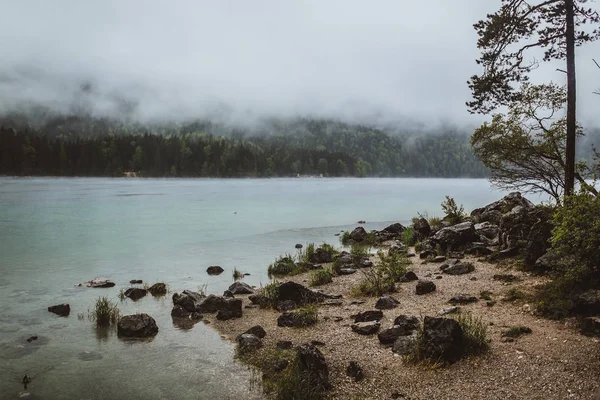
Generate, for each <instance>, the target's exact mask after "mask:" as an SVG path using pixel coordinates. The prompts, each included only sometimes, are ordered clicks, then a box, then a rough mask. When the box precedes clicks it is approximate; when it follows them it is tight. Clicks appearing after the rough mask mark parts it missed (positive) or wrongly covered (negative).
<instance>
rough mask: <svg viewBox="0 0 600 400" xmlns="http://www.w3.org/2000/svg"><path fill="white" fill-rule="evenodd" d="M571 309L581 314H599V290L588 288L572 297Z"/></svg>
mask: <svg viewBox="0 0 600 400" xmlns="http://www.w3.org/2000/svg"><path fill="white" fill-rule="evenodd" d="M573 306H574V307H573V311H574V312H576V313H577V314H581V315H600V290H598V289H590V290H588V291H586V292H583V293H581V294H579V295H577V296H575V297H574V299H573Z"/></svg>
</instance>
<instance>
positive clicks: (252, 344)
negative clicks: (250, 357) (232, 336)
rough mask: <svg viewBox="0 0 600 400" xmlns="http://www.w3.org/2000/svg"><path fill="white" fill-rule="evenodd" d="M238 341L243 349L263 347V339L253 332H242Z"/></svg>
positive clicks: (250, 349)
mask: <svg viewBox="0 0 600 400" xmlns="http://www.w3.org/2000/svg"><path fill="white" fill-rule="evenodd" d="M237 342H238V344H239V346H240V350H242V351H252V350H258V349H260V348H261V347H262V345H263V344H262V340H260V338H259V337H257V336H256V335H253V334H251V333H242V334H241V335H240V336H238V338H237Z"/></svg>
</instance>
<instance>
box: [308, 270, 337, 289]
mask: <svg viewBox="0 0 600 400" xmlns="http://www.w3.org/2000/svg"><path fill="white" fill-rule="evenodd" d="M331 282H333V274H332V273H331V271H330V270H328V269H318V270H315V271H312V272H311V273H310V279H309V285H310V286H321V285H325V284H326V283H331Z"/></svg>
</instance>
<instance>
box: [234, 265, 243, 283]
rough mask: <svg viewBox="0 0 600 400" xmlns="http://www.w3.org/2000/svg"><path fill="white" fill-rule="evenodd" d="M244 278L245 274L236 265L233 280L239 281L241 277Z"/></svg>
mask: <svg viewBox="0 0 600 400" xmlns="http://www.w3.org/2000/svg"><path fill="white" fill-rule="evenodd" d="M243 278H244V274H243V273H242V272H241V271H240V270H238V269H237V268H236V267H233V280H234V281H239V280H240V279H243Z"/></svg>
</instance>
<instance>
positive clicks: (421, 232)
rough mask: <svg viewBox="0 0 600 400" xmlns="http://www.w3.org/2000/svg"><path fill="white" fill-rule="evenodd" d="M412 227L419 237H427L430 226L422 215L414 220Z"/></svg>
mask: <svg viewBox="0 0 600 400" xmlns="http://www.w3.org/2000/svg"><path fill="white" fill-rule="evenodd" d="M412 227H413V230H414V231H415V232H416V233H417V236H418V237H419V238H425V237H428V236H429V234H430V233H431V226H429V222H428V221H427V220H426V219H425V218H423V217H421V218H419V219H417V220H416V221H414V222H413V224H412Z"/></svg>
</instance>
